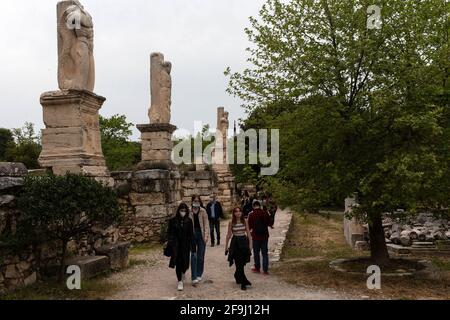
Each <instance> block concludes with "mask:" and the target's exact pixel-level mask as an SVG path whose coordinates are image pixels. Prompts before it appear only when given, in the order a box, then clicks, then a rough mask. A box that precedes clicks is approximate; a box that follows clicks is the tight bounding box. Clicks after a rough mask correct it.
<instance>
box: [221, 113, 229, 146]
mask: <svg viewBox="0 0 450 320" xmlns="http://www.w3.org/2000/svg"><path fill="white" fill-rule="evenodd" d="M228 118H229V112H224V113H223V115H222V118H221V119H220V127H219V128H220V129H219V130H220V132H221V133H222V137H223V139H224V140H225V141H226V139H227V137H228V129H229V128H230V121H229V119H228Z"/></svg>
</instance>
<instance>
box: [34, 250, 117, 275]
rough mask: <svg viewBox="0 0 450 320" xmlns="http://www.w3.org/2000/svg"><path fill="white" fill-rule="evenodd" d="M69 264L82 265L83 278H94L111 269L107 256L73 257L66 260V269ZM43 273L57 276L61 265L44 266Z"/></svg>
mask: <svg viewBox="0 0 450 320" xmlns="http://www.w3.org/2000/svg"><path fill="white" fill-rule="evenodd" d="M69 266H78V267H80V270H81V279H82V280H87V279H92V278H94V277H96V276H98V275H101V274H103V273H105V272H108V271H109V270H111V263H110V261H109V258H108V257H107V256H87V257H73V258H70V259H68V260H67V261H66V270H67V267H69ZM42 274H43V275H44V276H45V277H47V278H54V277H57V276H58V274H59V265H50V266H47V267H45V268H42ZM66 276H67V275H66Z"/></svg>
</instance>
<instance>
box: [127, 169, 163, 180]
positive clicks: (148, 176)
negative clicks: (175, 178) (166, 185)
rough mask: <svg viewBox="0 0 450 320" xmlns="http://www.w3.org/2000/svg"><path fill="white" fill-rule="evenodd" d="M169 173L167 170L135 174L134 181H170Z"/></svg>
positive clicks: (137, 172)
mask: <svg viewBox="0 0 450 320" xmlns="http://www.w3.org/2000/svg"><path fill="white" fill-rule="evenodd" d="M169 175H170V174H169V171H167V170H159V169H154V170H142V171H136V172H135V173H134V179H137V180H166V179H169Z"/></svg>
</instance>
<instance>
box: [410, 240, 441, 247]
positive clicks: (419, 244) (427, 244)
mask: <svg viewBox="0 0 450 320" xmlns="http://www.w3.org/2000/svg"><path fill="white" fill-rule="evenodd" d="M435 247H436V245H435V244H434V243H433V242H421V241H414V242H413V244H412V248H435Z"/></svg>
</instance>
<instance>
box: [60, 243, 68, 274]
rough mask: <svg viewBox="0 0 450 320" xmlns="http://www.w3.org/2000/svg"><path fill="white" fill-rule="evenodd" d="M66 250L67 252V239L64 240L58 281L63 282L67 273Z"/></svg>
mask: <svg viewBox="0 0 450 320" xmlns="http://www.w3.org/2000/svg"><path fill="white" fill-rule="evenodd" d="M66 252H67V241H66V240H62V254H61V265H60V266H59V276H58V282H60V283H62V282H63V280H64V276H65V274H66Z"/></svg>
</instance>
